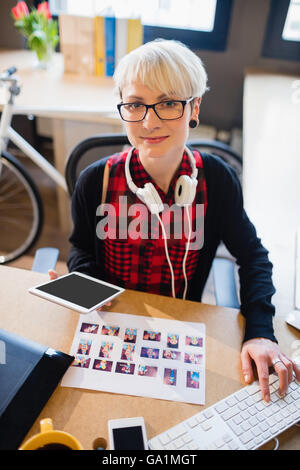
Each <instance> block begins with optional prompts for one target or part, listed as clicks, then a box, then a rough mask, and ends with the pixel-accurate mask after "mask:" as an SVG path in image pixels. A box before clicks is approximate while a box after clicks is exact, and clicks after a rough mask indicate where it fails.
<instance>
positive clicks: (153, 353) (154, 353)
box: [141, 347, 159, 359]
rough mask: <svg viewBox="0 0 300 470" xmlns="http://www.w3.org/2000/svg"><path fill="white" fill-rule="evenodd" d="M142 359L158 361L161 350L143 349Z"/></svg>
mask: <svg viewBox="0 0 300 470" xmlns="http://www.w3.org/2000/svg"><path fill="white" fill-rule="evenodd" d="M141 357H147V358H148V359H158V358H159V349H154V348H145V347H143V348H142V349H141Z"/></svg>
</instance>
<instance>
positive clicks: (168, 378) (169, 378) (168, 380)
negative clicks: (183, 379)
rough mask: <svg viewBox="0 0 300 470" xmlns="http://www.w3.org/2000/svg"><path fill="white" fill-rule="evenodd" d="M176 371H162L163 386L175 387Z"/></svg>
mask: <svg viewBox="0 0 300 470" xmlns="http://www.w3.org/2000/svg"><path fill="white" fill-rule="evenodd" d="M176 380H177V370H176V369H165V371H164V384H165V385H174V386H175V385H176Z"/></svg>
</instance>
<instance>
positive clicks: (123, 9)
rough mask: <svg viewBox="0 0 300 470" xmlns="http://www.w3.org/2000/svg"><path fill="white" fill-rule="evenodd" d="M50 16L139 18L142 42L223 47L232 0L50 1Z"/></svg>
mask: <svg viewBox="0 0 300 470" xmlns="http://www.w3.org/2000/svg"><path fill="white" fill-rule="evenodd" d="M49 3H50V9H51V12H52V14H53V15H58V14H59V13H70V14H78V15H87V16H93V15H96V14H101V13H102V14H109V13H110V14H114V15H115V16H116V17H133V18H134V17H137V16H139V17H141V19H142V23H143V25H144V42H148V41H151V40H152V39H155V38H158V37H160V38H165V39H177V40H179V41H182V42H184V43H185V44H187V45H188V46H190V47H191V48H192V49H212V50H224V49H226V42H227V32H228V29H229V21H230V16H231V6H232V0H184V7H183V0H151V1H147V2H141V0H85V1H84V2H83V1H82V0H50V2H49Z"/></svg>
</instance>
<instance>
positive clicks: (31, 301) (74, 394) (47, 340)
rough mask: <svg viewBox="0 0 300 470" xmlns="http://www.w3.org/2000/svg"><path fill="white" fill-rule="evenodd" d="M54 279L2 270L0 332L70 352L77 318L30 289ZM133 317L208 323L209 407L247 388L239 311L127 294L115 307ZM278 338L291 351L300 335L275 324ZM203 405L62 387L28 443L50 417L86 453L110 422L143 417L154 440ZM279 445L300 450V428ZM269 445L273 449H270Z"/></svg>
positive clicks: (286, 326) (284, 438)
mask: <svg viewBox="0 0 300 470" xmlns="http://www.w3.org/2000/svg"><path fill="white" fill-rule="evenodd" d="M46 280H47V276H46V275H43V274H38V273H34V272H31V271H25V270H20V269H16V268H10V267H4V266H0V285H1V293H2V295H1V296H0V311H1V316H0V327H1V328H4V329H7V330H9V331H12V332H14V333H16V334H19V335H23V336H25V337H27V338H29V339H32V340H35V341H38V342H40V343H42V344H45V345H47V346H50V347H53V348H56V349H60V350H62V351H64V352H67V353H68V352H69V350H70V347H71V343H72V339H73V336H74V333H75V329H76V325H77V321H78V314H77V313H75V312H73V311H71V310H68V309H66V308H64V307H60V306H58V305H56V304H53V303H51V302H46V301H44V300H42V299H40V298H38V297H35V296H33V295H31V294H29V293H28V292H27V290H28V288H29V287H32V286H33V285H35V284H38V283H40V282H43V281H46ZM110 310H111V311H114V312H124V313H130V314H133V315H149V316H151V317H159V318H170V319H176V320H183V319H184V320H186V321H200V322H204V323H205V324H206V405H205V407H207V406H210V405H212V404H213V403H214V402H216V401H217V400H220V399H222V398H224V397H225V396H227V395H228V394H230V393H232V392H234V391H236V390H238V389H239V388H241V387H242V383H241V372H240V354H239V351H240V345H241V340H242V336H243V325H244V321H243V318H242V317H241V315H240V314H239V312H238V311H237V310H234V309H228V308H220V307H216V306H212V305H205V304H200V303H197V302H191V301H183V300H178V299H172V298H167V297H163V296H158V295H152V294H145V293H141V292H135V291H130V290H127V291H126V292H125V293H124V294H122V295H121V296H120V297H118V299H116V300H115V303H114V304H113V306H112V307H111V309H110ZM275 333H276V335H277V337H278V338H279V340H280V341H281V345H282V348H283V350H284V351H285V352H286V353H287V354H290V355H291V354H292V353H293V352H295V350H294V349H293V344H294V342H295V341H296V340H299V339H300V333H299V332H297V331H296V330H294V329H293V328H292V327H289V326H288V325H286V324H285V323H284V322H283V321H282V319H281V318H280V317H278V318H277V319H276V320H275ZM202 408H203V407H201V406H198V405H191V404H186V403H179V402H169V401H165V400H154V399H151V398H144V397H132V396H127V395H118V394H112V393H104V392H97V391H92V390H81V389H72V388H63V387H60V386H58V387H57V389H56V390H55V392H54V394H53V395H52V397H51V398H50V400H49V401H48V403H47V405H46V406H45V407H44V409H43V410H42V412H41V414H40V416H39V418H38V419H37V420H36V422H35V423H34V425H33V426H32V428H31V430H30V431H29V433H28V435H27V438H28V437H30V436H32V435H34V434H35V433H37V432H38V431H39V420H40V419H42V418H46V417H51V418H52V419H53V421H54V425H55V427H56V428H57V429H60V430H64V431H67V432H70V433H72V434H74V435H75V436H76V437H77V438H78V439H79V441H81V443H82V444H83V446H84V448H85V449H91V448H92V447H93V442H94V440H95V439H96V438H98V437H104V438H105V439H107V438H108V436H107V420H108V419H113V418H122V417H132V416H144V418H145V422H146V428H147V434H148V438H149V439H150V438H152V437H154V436H155V435H157V434H158V433H160V432H162V431H164V430H166V429H167V428H169V427H171V426H172V425H175V424H177V423H179V422H180V421H182V420H184V419H187V418H188V417H190V416H192V415H193V414H195V413H197V412H199V411H200V410H201V409H202ZM279 440H280V448H284V449H300V439H299V429H298V428H296V427H292V428H290V429H289V430H287V431H285V432H284V433H282V435H281V436H280V438H279ZM264 448H272V444H267V445H266V446H264Z"/></svg>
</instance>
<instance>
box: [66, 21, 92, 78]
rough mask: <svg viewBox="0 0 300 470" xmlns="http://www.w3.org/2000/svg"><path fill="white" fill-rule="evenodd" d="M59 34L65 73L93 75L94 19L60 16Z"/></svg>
mask: <svg viewBox="0 0 300 470" xmlns="http://www.w3.org/2000/svg"><path fill="white" fill-rule="evenodd" d="M59 32H60V33H59V34H60V48H61V52H62V54H63V56H64V66H65V72H67V73H76V74H83V75H94V74H95V52H94V48H95V41H94V18H93V17H88V16H79V15H68V14H61V15H59Z"/></svg>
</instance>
